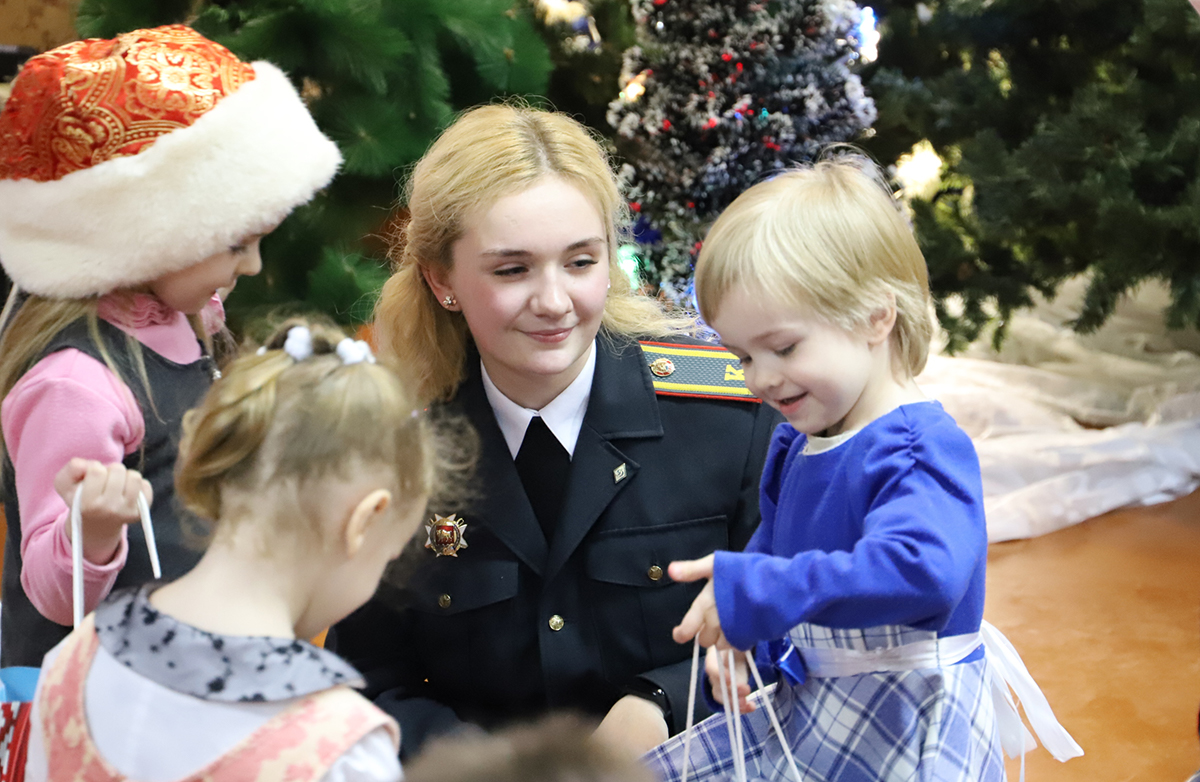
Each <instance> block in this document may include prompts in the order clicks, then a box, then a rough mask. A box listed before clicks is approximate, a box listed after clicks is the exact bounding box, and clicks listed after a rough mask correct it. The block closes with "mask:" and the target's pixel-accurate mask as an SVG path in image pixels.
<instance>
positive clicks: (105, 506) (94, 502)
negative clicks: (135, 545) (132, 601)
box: [54, 459, 154, 565]
mask: <svg viewBox="0 0 1200 782" xmlns="http://www.w3.org/2000/svg"><path fill="white" fill-rule="evenodd" d="M80 484H83V494H82V495H81V496H80V498H79V511H80V516H81V517H82V518H83V556H84V559H86V560H87V561H88V562H91V563H93V564H97V565H103V564H105V563H106V562H109V561H110V560H111V559H112V558H113V555H114V554H116V553H117V548H118V547H119V546H120V545H121V530H122V529H123V528H124V526H125V525H126V524H129V523H130V522H134V521H137V520H138V507H137V497H138V492H141V493H142V494H145V495H146V502H147V503H150V502H151V501H153V499H154V490H153V489H152V488H150V482H149V481H147V480H146V479H145V478H143V477H142V475H141V473H139V472H138V471H137V470H130V469H128V468H127V467H126V466H125V465H123V464H121V463H119V462H118V463H116V464H101V463H100V462H97V461H94V460H91V459H72V460H71V461H69V462H67V463H66V465H64V466H63V468H62V469H61V470H59V471H58V475H55V476H54V490H55V491H56V492H58V495H59V496H60V497H62V498H63V502H65V503H67V507H68V508H69V507H71V503H72V502H74V501H75V490H76V488H77V487H78V486H79V485H80ZM67 532H68V534H70V529H69V528H68V530H67Z"/></svg>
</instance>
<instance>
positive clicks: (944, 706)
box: [643, 626, 1005, 782]
mask: <svg viewBox="0 0 1200 782" xmlns="http://www.w3.org/2000/svg"><path fill="white" fill-rule="evenodd" d="M809 628H810V629H811V630H814V631H826V635H827V637H826V638H823V639H821V640H818V641H817V644H816V645H822V643H821V641H824V642H825V643H826V644H828V645H835V646H842V645H845V646H850V647H859V648H864V647H865V648H870V647H875V646H877V645H889V642H890V643H895V641H897V640H901V639H900V638H897V637H894V636H893V637H892V638H888V639H885V638H882V637H880V638H879V639H878V640H876V641H875V642H874V643H872V640H875V639H868V640H867V641H866V642H864V640H863V636H862V635H861V634H862V633H863V632H864V631H849V632H852V633H857V634H859V635H858V637H857V638H856V639H854V642H852V643H848V642H846V639H844V638H838V637H832V638H831V637H828V636H829V633H830V632H831V633H832V634H833V636H840V635H841V634H842V633H845V632H847V631H828V629H827V628H816V627H813V626H809ZM798 629H799V628H798ZM881 629H882V628H874V630H881ZM889 629H890V628H889ZM895 629H896V630H897V631H899V632H900V634H901V635H903V636H909V637H904V638H903V641H904V642H908V641H910V640H912V638H911V636H912V635H913V634H914V633H916V632H919V631H912V630H911V629H910V628H895ZM885 635H886V633H885ZM792 636H793V640H798V639H796V631H793V633H792ZM805 640H807V641H809V642H810V643H811V642H812V641H814V640H816V639H814V638H812V637H809V638H807V639H805ZM987 664H988V663H987V660H986V659H980V660H975V661H973V662H964V663H958V664H956V665H947V666H943V667H939V668H926V669H920V670H912V671H903V672H898V673H868V674H860V675H856V676H843V677H837V678H826V679H819V678H811V677H810V678H809V679H808V680H807V681H805V682H804V683H802V684H799V685H794V686H793V685H790V684H789V683H788V682H787V680H785V679H782V678H781V680H780V683H779V684H776V685H772V686H769V687H767V688H766V689H764V690H762V691H759V692H756V693H754V694H753V696H752V697H751V701H752V702H755V705H757V706H758V708H757V709H756V710H755V711H753V712H751V713H750V714H744V715H742V716H741V720H742V730H743V748H744V750H745V753H744V754H745V758H746V778H747V780H751V781H753V780H771V781H772V782H774V780H781V781H782V780H792V782H799V781H798V780H793V777H792V773H791V770H790V768H789V766H788V762H787V758H786V757H785V756H784V754H783V750H782V748H781V746H780V737H779V736H777V735H775V732H774V730H773V729H772V727H771V723H770V721H769V718H768V717H767V711H766V708H765V707H763V705H762V700H763V699H764V698H770V699H771V703H772V705H773V706H774V707H775V711H776V714H778V715H779V721H780V726H781V728H782V730H783V736H784V737H785V738H786V740H787V742H788V746H789V747H790V749H791V751H792V755H793V756H794V757H795V759H796V764H797V766H798V768H799V770H800V774H801V776H802V778H803V780H804V782H882V781H886V782H900V781H901V780H919V781H920V782H1004V779H1005V774H1004V761H1003V756H1002V753H1001V748H1000V739H999V735H998V733H997V729H996V714H995V710H994V707H993V704H992V693H991V688H990V685H989V683H988V676H987ZM684 739H685V736H684V735H683V734H680V735H678V736H675V737H674V738H672V739H670V740H669V741H667V742H665V743H664V744H662V745H660V746H659V747H657V748H655V749H654V750H651V751H650V752H649V753H648V754H647V755H646V756H645V757H644V758H643V760H644V762H646V763H648V764H649V766H650V767H651V769H652V770H653V771H654V772H655V773H656V774H657V775H658V777H659V779H661V780H664V782H673V781H674V780H678V779H680V778H681V774H682V770H683V769H682V763H683V745H684ZM688 765H689V771H688V779H689V780H693V779H695V780H727V779H733V778H734V761H733V753H732V749H731V745H730V739H729V732H728V729H727V727H726V720H725V715H724V714H716V715H714V716H712V717H710V718H709V719H707V720H705V721H704V722H701V723H700V724H698V725H696V726H695V727H694V728H693V732H692V742H691V757H690V760H689V763H688Z"/></svg>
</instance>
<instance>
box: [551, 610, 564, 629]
mask: <svg viewBox="0 0 1200 782" xmlns="http://www.w3.org/2000/svg"><path fill="white" fill-rule="evenodd" d="M565 624H566V622H564V621H563V618H562V617H561V616H559V615H558V614H555V615H554V616H552V617H550V629H551V630H553V631H554V632H556V633H557V632H558V631H559V630H561V629H563V625H565Z"/></svg>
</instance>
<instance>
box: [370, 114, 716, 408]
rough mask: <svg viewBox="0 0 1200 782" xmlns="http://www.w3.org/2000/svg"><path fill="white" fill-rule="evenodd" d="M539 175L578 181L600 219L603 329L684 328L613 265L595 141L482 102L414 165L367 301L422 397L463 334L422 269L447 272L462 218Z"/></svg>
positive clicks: (608, 202)
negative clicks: (386, 265) (385, 271)
mask: <svg viewBox="0 0 1200 782" xmlns="http://www.w3.org/2000/svg"><path fill="white" fill-rule="evenodd" d="M545 177H558V178H560V179H562V180H564V181H565V182H567V183H568V184H571V185H573V186H575V187H576V188H578V189H579V191H580V192H581V193H583V195H584V196H585V197H587V198H588V199H590V200H591V202H592V204H593V205H594V206H595V208H596V210H597V211H598V212H599V214H600V217H601V219H602V220H603V222H604V224H605V225H606V226H607V239H608V242H607V244H608V278H609V283H610V288H609V292H608V299H607V302H606V303H605V307H604V317H603V319H602V322H601V323H602V327H603V330H604V331H606V332H607V333H608V334H610V335H612V336H616V337H628V338H635V337H639V336H666V335H668V334H674V333H681V332H686V331H690V330H692V328H693V326H694V322H693V319H691V318H684V317H679V316H670V315H667V314H666V313H664V311H663V310H662V308H661V307H660V306H659V304H658V303H657V302H656V301H654V300H653V299H651V298H649V297H647V296H644V295H641V294H638V293H636V292H634V291H633V290H632V289H631V287H630V284H629V280H628V278H627V277H626V276H625V274H624V273H623V272H622V271H621V268H620V267H619V266H618V265H617V247H618V240H619V226H623V225H625V224H626V223H627V218H628V215H627V207H626V204H625V201H624V199H623V198H622V197H621V193H620V190H619V188H618V186H617V181H616V177H615V176H614V175H613V172H612V168H611V167H610V166H609V162H608V158H607V156H606V155H605V153H604V150H603V149H602V148H601V147H600V145H599V144H598V143H597V142H596V140H595V139H594V138H592V136H591V135H589V133H588V131H587V130H586V129H585V128H584V127H583V126H582V125H581V124H579V123H578V122H576V121H575V120H573V119H571V118H570V117H568V116H566V115H565V114H559V113H556V112H551V111H541V110H538V109H533V108H530V107H528V106H524V105H520V104H516V103H504V104H497V105H492V106H483V107H480V108H476V109H472V110H470V111H467V112H466V113H464V114H463V115H461V116H460V117H459V118H458V119H457V121H455V122H454V124H452V125H451V126H450V127H449V128H447V129H446V130H445V132H443V133H442V135H441V136H440V137H439V138H438V139H437V141H435V142H434V144H433V146H432V147H430V149H429V151H428V152H426V153H425V156H424V157H422V158H421V160H420V161H419V162H418V163H417V164H416V167H415V168H414V169H413V171H412V175H411V176H410V178H409V180H408V183H407V186H406V189H405V196H404V201H405V203H406V205H407V207H408V219H407V221H406V222H405V223H404V224H403V226H402V227H401V228H400V230H399V232H398V234H397V235H396V236H395V237H394V239H393V245H392V249H391V258H392V262H393V274H392V276H391V278H390V279H388V281H387V283H386V284H385V285H384V286H383V291H382V293H381V294H380V298H379V302H378V304H377V305H376V308H375V336H376V340H377V342H378V345H379V349H380V352H381V354H383V355H386V356H389V357H392V358H394V359H395V360H396V361H397V363H398V364H400V365H401V366H406V367H410V368H411V369H412V371H413V372H414V373H415V375H416V376H417V381H418V387H419V392H420V394H421V396H422V397H423V398H425V399H429V400H444V399H448V398H449V397H451V396H453V394H454V392H455V391H456V390H457V388H458V385H459V383H461V382H462V378H463V370H464V362H465V358H466V345H467V338H468V336H469V335H468V329H467V324H466V320H465V319H464V318H463V316H462V313H460V312H451V311H449V310H446V309H445V308H443V307H442V306H441V305H440V304H439V303H438V301H437V300H436V298H435V297H434V295H433V292H432V290H430V288H429V285H428V284H427V283H426V282H425V278H424V275H423V274H422V270H423V269H438V270H443V271H448V270H449V269H450V268H451V267H452V266H453V263H454V259H453V257H452V249H453V245H454V243H455V242H456V241H458V239H459V238H460V237H462V235H463V234H464V233H465V231H466V226H467V224H468V223H469V221H471V220H472V219H475V218H476V217H477V216H479V215H481V214H482V213H483V212H484V211H486V210H487V209H489V208H491V206H492V205H494V204H495V203H496V201H498V200H499V199H501V198H503V197H505V196H508V195H514V194H516V193H520V192H522V191H524V190H527V189H528V188H530V187H532V186H534V185H535V184H537V183H538V181H539V180H541V179H543V178H545Z"/></svg>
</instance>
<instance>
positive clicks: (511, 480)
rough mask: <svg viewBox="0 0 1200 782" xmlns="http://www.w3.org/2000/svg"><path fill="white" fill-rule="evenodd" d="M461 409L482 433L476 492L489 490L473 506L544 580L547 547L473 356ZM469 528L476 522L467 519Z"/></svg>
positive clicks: (461, 395)
mask: <svg viewBox="0 0 1200 782" xmlns="http://www.w3.org/2000/svg"><path fill="white" fill-rule="evenodd" d="M458 403H459V405H460V406H461V409H462V412H463V413H464V414H465V415H466V416H467V418H468V419H469V420H470V422H471V424H472V426H474V427H475V430H476V431H477V432H478V433H479V446H480V452H479V461H478V462H477V466H476V481H475V484H476V485H477V486H483V487H487V489H486V494H485V495H484V496H481V497H479V498H477V499H476V500H475V502H474V503H472V506H473V508H474V509H475V515H477V516H478V518H481V519H487V526H488V529H490V530H491V531H492V534H494V535H495V536H496V537H497V538H499V539H500V541H501V542H502V543H504V545H506V546H508V548H509V549H510V550H511V551H512V552H513V553H514V554H516V555H517V556H518V557H520V559H521V561H522V562H524V563H525V564H526V565H528V566H529V567H530V568H532V569H533V572H535V573H537V574H538V575H541V574H542V572H543V570H544V568H545V564H546V555H547V553H548V550H549V549H548V547H547V545H546V538H545V536H544V535H543V534H542V528H541V527H540V526H539V525H538V521H537V517H536V516H535V515H534V514H533V506H531V505H530V504H529V498H527V497H526V496H525V489H524V488H523V487H522V486H521V479H520V477H519V476H518V475H517V468H516V465H515V464H513V458H512V454H511V453H509V451H508V445H507V444H506V443H505V441H504V434H503V433H502V432H501V431H500V425H499V424H497V423H496V416H495V414H494V413H493V412H492V406H491V404H489V403H488V400H487V394H486V393H485V392H484V390H483V376H482V373H481V372H480V369H479V357H478V354H476V353H475V352H474V351H473V350H472V351H469V355H468V358H467V377H466V379H465V380H463V383H462V385H461V386H459V393H458ZM466 521H467V523H468V524H470V523H471V522H472V521H473V520H472V519H471V518H470V517H467V518H466Z"/></svg>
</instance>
